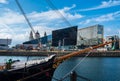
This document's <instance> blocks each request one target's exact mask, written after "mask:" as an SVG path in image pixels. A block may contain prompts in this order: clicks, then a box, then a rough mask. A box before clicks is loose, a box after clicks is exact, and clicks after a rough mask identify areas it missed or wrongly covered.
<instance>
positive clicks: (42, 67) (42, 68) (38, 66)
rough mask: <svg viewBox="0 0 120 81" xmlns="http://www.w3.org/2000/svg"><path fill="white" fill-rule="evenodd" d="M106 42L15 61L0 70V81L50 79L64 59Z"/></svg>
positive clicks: (42, 80)
mask: <svg viewBox="0 0 120 81" xmlns="http://www.w3.org/2000/svg"><path fill="white" fill-rule="evenodd" d="M112 42H114V41H111V42H106V43H104V44H100V45H97V46H93V47H89V48H86V49H83V50H80V51H77V52H72V53H70V54H67V55H64V56H60V57H56V55H51V56H49V57H46V58H44V59H41V60H32V61H28V62H27V63H25V62H15V63H13V64H12V65H11V67H10V69H8V70H7V69H6V70H2V71H0V81H51V80H52V76H53V74H54V71H55V69H56V68H57V67H58V66H59V64H60V63H62V62H63V61H64V60H66V59H69V58H71V57H74V56H76V55H79V54H82V53H86V52H89V51H91V50H93V49H96V48H99V47H103V46H104V45H107V44H110V43H112Z"/></svg>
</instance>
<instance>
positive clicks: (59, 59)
mask: <svg viewBox="0 0 120 81" xmlns="http://www.w3.org/2000/svg"><path fill="white" fill-rule="evenodd" d="M113 42H115V41H110V42H106V43H104V44H99V45H97V46H93V47H89V48H86V49H83V50H80V51H77V52H72V53H70V54H67V55H64V56H61V57H58V58H56V59H55V63H56V62H62V61H63V60H66V59H68V58H71V57H73V56H76V55H80V54H82V53H86V52H89V51H90V50H92V49H96V48H99V47H103V46H105V45H107V44H110V43H113Z"/></svg>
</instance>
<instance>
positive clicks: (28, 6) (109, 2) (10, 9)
mask: <svg viewBox="0 0 120 81" xmlns="http://www.w3.org/2000/svg"><path fill="white" fill-rule="evenodd" d="M18 1H19V3H20V4H21V6H22V8H23V10H24V12H25V13H26V16H27V18H28V19H29V21H30V22H31V24H32V26H33V28H34V30H35V31H37V30H38V31H39V33H40V35H41V37H42V36H43V35H44V32H47V34H48V35H49V34H51V33H52V32H51V31H52V30H56V29H62V28H66V27H70V26H78V28H79V29H80V28H84V27H88V26H92V25H96V24H100V25H104V35H105V36H109V35H115V34H116V35H119V36H120V25H119V23H120V0H95V1H94V2H92V0H86V1H74V0H65V1H63V0H61V1H59V0H44V1H43V0H18ZM0 13H1V14H0V29H1V30H0V38H12V45H16V44H19V43H20V44H21V43H23V42H24V41H27V40H29V33H30V31H31V29H30V27H29V26H28V24H27V22H26V21H25V18H24V17H23V15H22V13H21V11H20V9H19V8H18V6H17V4H16V3H15V0H0Z"/></svg>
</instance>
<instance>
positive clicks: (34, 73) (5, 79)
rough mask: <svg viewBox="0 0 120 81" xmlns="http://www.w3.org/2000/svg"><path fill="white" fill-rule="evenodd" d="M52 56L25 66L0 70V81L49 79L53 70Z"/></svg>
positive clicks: (47, 80) (40, 80)
mask: <svg viewBox="0 0 120 81" xmlns="http://www.w3.org/2000/svg"><path fill="white" fill-rule="evenodd" d="M54 58H55V57H53V58H52V59H50V60H49V61H48V62H45V63H41V64H38V65H33V66H31V67H27V68H21V69H16V70H15V69H14V70H8V71H7V70H6V71H5V70H4V71H1V72H0V81H51V80H52V76H53V73H54V71H55V69H54V68H53V61H54Z"/></svg>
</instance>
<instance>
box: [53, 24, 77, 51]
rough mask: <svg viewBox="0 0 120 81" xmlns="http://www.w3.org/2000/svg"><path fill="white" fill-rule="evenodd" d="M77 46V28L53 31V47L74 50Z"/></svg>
mask: <svg viewBox="0 0 120 81" xmlns="http://www.w3.org/2000/svg"><path fill="white" fill-rule="evenodd" d="M76 44H77V26H72V27H68V28H64V29H58V30H54V31H52V46H54V47H58V49H62V50H64V49H72V48H74V46H76Z"/></svg>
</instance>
